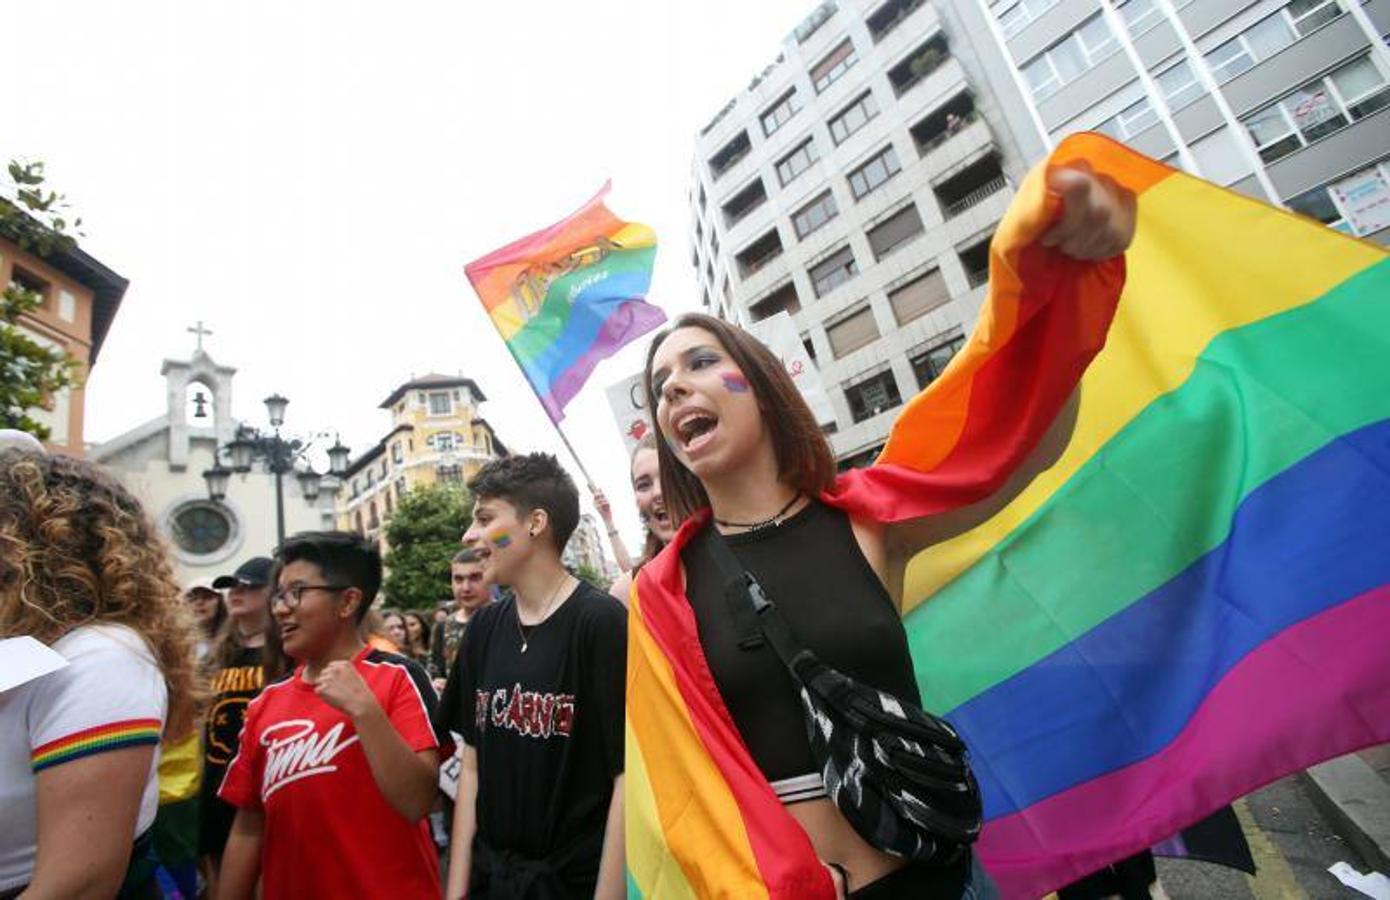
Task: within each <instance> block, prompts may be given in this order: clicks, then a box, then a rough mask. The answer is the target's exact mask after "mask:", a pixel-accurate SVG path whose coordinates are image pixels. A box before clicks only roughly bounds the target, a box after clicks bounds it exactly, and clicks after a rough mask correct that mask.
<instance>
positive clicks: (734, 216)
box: [720, 178, 767, 228]
mask: <svg viewBox="0 0 1390 900" xmlns="http://www.w3.org/2000/svg"><path fill="white" fill-rule="evenodd" d="M766 200H767V188H765V187H763V180H762V179H761V178H755V179H753V182H752V184H750V185H748V186H747V187H745V188H744V189H743V190H741V191H739V192H738V193H737V194H734V195H733V196H732V197H730V198H729V199H728V200H727V201H725V203H724V205H723V206H721V207H720V210H721V211H722V212H723V213H724V225H725V227H728V228H732V227H733V226H734V224H735V223H737V222H738V221H739V220H740V219H742V218H743V217H744V216H746V215H748V214H749V213H750V212H752V211H753V210H755V209H757V208H758V207H759V206H762V205H763V203H764V202H765V201H766Z"/></svg>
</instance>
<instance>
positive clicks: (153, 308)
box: [0, 0, 814, 545]
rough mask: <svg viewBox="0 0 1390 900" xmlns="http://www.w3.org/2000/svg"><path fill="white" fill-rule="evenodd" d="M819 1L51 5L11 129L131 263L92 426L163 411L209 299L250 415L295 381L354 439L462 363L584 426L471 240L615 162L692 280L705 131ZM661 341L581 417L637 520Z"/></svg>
mask: <svg viewBox="0 0 1390 900" xmlns="http://www.w3.org/2000/svg"><path fill="white" fill-rule="evenodd" d="M813 5H814V3H813V2H812V0H754V2H749V0H741V2H740V0H682V2H680V3H676V2H666V0H649V2H594V0H589V2H584V3H576V2H572V0H571V2H563V0H555V2H524V3H523V2H518V3H511V2H502V3H462V2H459V3H451V4H445V3H442V2H435V3H406V2H394V3H391V4H389V5H388V4H384V3H382V4H366V3H351V2H336V3H313V2H293V3H285V2H283V0H277V2H245V0H243V2H237V3H227V2H217V3H213V2H202V0H197V2H195V0H177V2H173V0H171V2H163V3H159V2H141V3H109V2H89V3H75V2H62V0H45V2H43V3H30V4H25V5H24V12H23V17H22V19H20V18H16V16H15V15H13V14H12V15H11V16H10V17H9V24H8V26H7V27H8V29H9V33H8V35H7V37H6V40H5V44H6V50H5V57H6V58H5V68H6V74H7V78H8V81H9V90H7V91H6V101H5V104H4V113H5V114H4V119H5V126H4V129H3V132H0V152H3V155H4V156H5V158H7V159H8V158H13V157H19V158H23V159H42V160H44V161H46V162H47V164H48V174H49V177H50V180H51V185H52V186H53V187H54V188H56V189H58V190H60V191H61V192H63V193H66V194H67V195H68V197H69V199H70V201H71V203H72V205H73V208H74V211H75V212H76V213H77V214H78V215H81V216H82V217H83V219H84V226H83V230H84V231H85V233H86V238H85V239H84V240H83V247H84V248H85V249H86V250H88V251H89V252H91V253H92V254H93V255H94V256H96V257H97V258H98V259H100V260H101V261H102V262H104V263H106V264H107V265H108V266H110V267H111V268H112V269H114V270H115V271H117V272H119V273H120V274H121V275H123V276H125V277H126V278H129V279H130V282H131V285H130V290H129V291H128V292H127V293H126V295H125V300H124V302H123V304H122V306H121V310H120V313H119V315H118V316H117V318H116V321H115V325H114V327H113V328H112V329H111V332H110V335H109V336H108V337H107V340H106V343H105V346H104V347H103V348H102V351H101V357H100V359H99V361H98V364H97V367H96V369H95V371H94V372H93V374H92V377H91V380H90V382H89V385H88V394H87V439H88V440H89V441H101V440H106V439H109V438H111V437H115V436H116V435H118V434H120V433H122V432H124V431H126V430H127V429H130V428H133V427H135V426H136V425H139V424H140V423H142V422H144V421H146V420H148V419H150V418H152V417H155V416H157V415H160V414H161V413H162V412H163V407H164V395H163V381H162V379H161V377H160V375H159V367H160V362H161V360H163V359H164V358H166V357H175V358H186V357H187V356H188V355H189V353H190V352H191V351H192V349H193V336H192V335H190V334H188V333H186V332H185V330H184V329H185V328H187V327H188V326H190V325H192V324H193V323H194V322H195V321H196V320H199V319H201V320H203V321H204V322H206V323H207V324H208V327H210V328H211V329H212V330H213V332H214V334H213V335H212V336H211V337H210V338H208V339H207V344H206V346H207V349H208V350H209V352H210V353H211V354H212V356H213V358H214V359H216V360H217V361H218V362H219V363H223V364H227V365H232V366H235V367H237V368H238V369H239V373H238V376H237V378H236V381H235V388H234V392H235V397H234V413H235V415H237V416H238V417H239V418H242V419H244V420H249V421H250V422H252V423H253V424H261V423H263V422H264V407H263V406H262V405H261V403H260V400H261V398H263V397H265V396H266V395H268V394H270V393H272V392H273V391H279V392H280V393H282V394H284V395H286V396H287V397H289V398H290V401H291V403H290V407H289V413H288V426H289V427H290V428H291V429H301V430H305V431H307V430H310V429H323V428H336V429H338V430H340V431H341V432H342V435H343V440H344V441H345V442H347V443H349V444H350V445H351V446H352V449H353V451H354V455H355V454H356V453H357V452H360V451H362V450H363V449H365V448H366V447H368V446H370V445H371V444H372V443H374V442H375V441H376V440H377V439H378V438H380V437H381V435H382V434H383V433H384V432H385V430H386V426H387V422H388V418H387V413H386V412H385V411H383V410H378V409H377V408H376V406H377V404H378V403H380V402H381V401H382V400H383V399H385V397H386V396H387V394H388V393H389V392H390V391H391V389H392V388H394V387H395V386H396V385H397V384H399V383H401V382H402V381H405V380H406V379H408V378H410V377H411V376H412V375H421V374H424V373H426V372H429V371H440V372H445V373H451V374H452V373H456V372H462V373H463V374H465V375H467V376H468V377H471V378H473V379H475V380H476V381H477V382H478V383H479V385H480V386H481V387H482V389H483V391H484V392H485V393H486V394H487V396H488V398H489V402H488V403H486V404H484V406H483V413H484V415H485V416H486V418H487V419H488V420H489V421H491V422H492V423H493V425H494V427H495V428H496V429H497V431H498V433H499V434H500V435H501V437H502V438H503V440H504V441H506V442H507V444H508V445H509V446H511V447H513V448H517V449H536V448H539V449H548V450H553V451H556V452H559V450H560V447H559V444H558V442H557V441H556V440H555V438H554V436H553V433H552V432H551V429H550V426H549V420H548V419H547V418H546V417H545V415H544V413H542V411H541V409H540V406H539V404H538V403H537V402H536V401H535V399H534V396H533V395H532V394H531V393H530V390H529V388H528V387H527V385H526V382H525V381H524V380H523V378H522V376H521V373H520V371H519V370H518V369H517V367H516V365H515V364H514V363H513V362H512V360H511V358H510V357H509V356H508V355H507V353H506V350H505V347H504V345H503V344H502V342H501V339H500V338H499V337H498V335H497V333H496V332H495V331H494V330H493V328H492V327H491V325H490V323H489V322H488V320H487V319H486V317H485V316H484V315H483V313H482V310H481V308H480V305H479V303H478V300H477V298H476V296H475V295H474V294H473V292H472V290H471V288H470V287H469V286H468V284H467V282H466V280H465V278H464V275H463V266H464V264H465V263H466V262H469V261H470V260H472V259H475V258H477V257H478V256H481V255H482V254H484V253H486V252H487V251H489V250H492V249H494V248H496V247H498V246H500V245H501V244H503V243H505V242H507V241H510V240H512V239H514V238H517V237H520V236H521V235H523V234H525V233H528V232H530V231H532V230H535V229H536V228H539V227H541V226H543V225H547V224H549V223H551V222H553V221H555V220H556V219H559V218H560V217H562V216H563V215H565V214H567V213H569V212H570V211H572V210H573V209H574V208H576V207H577V206H578V205H579V204H581V203H582V202H583V201H584V200H586V199H587V198H588V197H589V196H591V195H592V194H593V193H594V192H595V191H596V190H597V189H598V187H599V186H600V185H601V184H602V183H603V181H604V180H605V179H607V178H612V179H613V193H612V194H611V195H610V197H609V206H610V207H611V208H612V209H613V211H614V212H615V213H616V214H617V215H618V216H619V217H622V218H625V219H629V220H633V221H641V222H646V223H647V224H649V225H651V226H653V227H654V228H655V229H656V230H657V233H658V236H659V238H660V240H661V242H662V249H661V250H660V251H659V252H658V255H657V264H656V275H655V280H654V282H653V288H652V295H651V297H652V299H653V300H654V301H655V302H657V303H659V304H660V305H662V306H663V307H664V308H665V309H666V310H667V311H668V313H675V312H678V311H681V310H684V309H688V308H694V307H695V306H696V305H697V304H698V300H697V298H696V294H695V288H694V278H693V274H694V273H693V272H692V270H691V268H690V262H689V241H688V239H687V237H686V234H687V229H688V213H687V206H686V190H687V187H688V185H689V172H690V164H691V155H692V148H693V140H694V134H695V132H696V131H697V130H698V129H699V128H700V127H702V126H703V125H704V124H705V123H706V122H707V121H709V119H710V118H711V117H712V116H713V115H714V113H716V112H717V111H718V110H719V109H720V108H721V107H722V106H723V105H724V103H725V102H727V101H728V100H729V98H731V97H732V96H733V95H734V94H735V93H736V92H737V91H738V90H739V89H740V88H741V87H742V86H744V85H746V84H747V83H748V81H749V80H750V79H751V78H752V76H753V75H754V74H756V73H757V72H759V71H761V70H762V68H763V67H764V66H765V65H767V64H768V63H769V62H771V61H772V59H773V58H774V57H775V56H776V55H777V52H778V45H779V43H780V41H781V39H782V37H783V36H785V35H786V34H787V33H789V32H790V31H791V29H792V28H793V27H794V26H795V24H796V23H797V22H798V21H799V20H800V19H801V18H802V17H803V16H804V15H805V13H806V12H807V11H809V9H810V8H811V7H812V6H813ZM11 12H12V13H13V10H12V11H11ZM641 347H642V345H641V343H640V342H639V344H636V345H633V346H631V347H629V348H627V350H626V351H625V352H624V353H623V354H621V355H619V356H618V357H616V358H615V359H613V360H610V361H609V362H607V363H605V364H603V365H602V366H600V367H599V369H598V370H597V372H596V373H595V375H594V376H593V378H591V380H590V381H589V384H588V386H587V387H586V388H585V390H584V392H583V393H582V394H581V395H580V396H579V397H578V398H576V399H575V400H574V401H573V402H572V403H571V405H570V407H569V412H568V419H567V426H566V430H567V432H568V433H569V435H570V438H571V440H572V441H573V442H574V444H575V446H576V448H577V449H578V450H579V452H580V454H581V455H582V456H583V458H584V460H585V463H586V465H587V466H588V467H589V470H590V471H591V472H592V474H593V475H594V476H595V478H596V480H597V481H599V482H600V483H601V486H602V487H605V488H606V489H608V491H609V493H610V495H613V496H614V500H615V502H614V506H615V509H617V511H618V512H619V513H620V514H621V518H620V524H621V526H622V529H623V532H624V534H625V535H626V536H627V537H628V538H629V544H630V545H631V544H635V542H636V538H637V536H638V534H639V530H638V525H637V519H636V514H635V512H634V511H633V510H632V508H631V492H630V490H629V488H628V486H627V483H626V482H627V475H626V462H625V454H624V451H623V447H622V443H621V440H620V438H619V436H618V434H617V431H616V428H615V426H614V425H613V422H612V417H611V415H610V414H609V411H608V406H607V403H606V400H605V399H604V395H603V388H604V387H605V386H606V385H607V384H609V383H611V382H614V381H617V380H619V379H620V378H621V377H623V376H624V375H627V374H629V373H630V372H632V371H635V370H636V369H637V367H638V366H640V364H641V359H640V357H641ZM572 471H573V469H572ZM575 475H576V478H577V477H578V473H577V471H576V472H575Z"/></svg>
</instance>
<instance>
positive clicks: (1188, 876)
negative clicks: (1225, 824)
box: [1158, 776, 1367, 900]
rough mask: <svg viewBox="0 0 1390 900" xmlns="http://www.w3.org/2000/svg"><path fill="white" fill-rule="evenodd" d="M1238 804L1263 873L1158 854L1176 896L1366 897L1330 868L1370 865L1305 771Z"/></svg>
mask: <svg viewBox="0 0 1390 900" xmlns="http://www.w3.org/2000/svg"><path fill="white" fill-rule="evenodd" d="M1235 809H1236V814H1237V816H1239V818H1240V820H1241V824H1242V825H1243V826H1244V829H1245V835H1246V838H1247V840H1249V842H1250V849H1251V851H1252V853H1253V854H1254V857H1255V864H1256V865H1257V866H1258V867H1259V873H1258V874H1257V875H1256V876H1254V877H1253V878H1252V877H1250V876H1248V875H1246V874H1245V873H1243V872H1237V871H1235V870H1233V869H1226V868H1223V867H1221V866H1213V865H1209V864H1206V863H1197V862H1187V861H1179V860H1164V859H1160V860H1159V861H1158V872H1159V879H1160V881H1161V882H1162V884H1163V887H1164V889H1165V890H1166V891H1167V892H1168V896H1169V897H1170V898H1172V900H1218V898H1219V900H1248V898H1253V900H1303V898H1309V900H1344V898H1348V900H1350V898H1357V897H1362V896H1363V895H1361V894H1358V893H1357V892H1355V891H1352V890H1350V889H1349V888H1346V887H1344V886H1343V885H1342V884H1341V882H1339V881H1337V880H1336V879H1335V878H1333V877H1332V876H1331V875H1330V874H1328V871H1327V868H1328V867H1329V866H1331V865H1332V864H1333V863H1335V862H1338V861H1339V860H1345V861H1347V862H1349V863H1351V865H1352V866H1353V867H1355V868H1357V869H1358V870H1360V871H1363V872H1364V871H1366V869H1367V867H1366V865H1365V864H1364V863H1363V861H1362V860H1361V858H1360V857H1358V856H1357V854H1356V851H1355V850H1353V849H1352V848H1351V847H1349V846H1348V845H1347V844H1346V842H1345V841H1343V839H1342V838H1341V837H1339V836H1338V835H1337V833H1336V832H1335V830H1334V828H1333V826H1332V825H1331V823H1330V822H1329V821H1328V820H1327V818H1326V817H1325V816H1323V815H1322V813H1321V812H1320V810H1319V809H1318V808H1317V807H1316V806H1315V805H1314V802H1313V798H1312V795H1311V789H1310V787H1309V785H1308V783H1307V782H1306V781H1305V780H1304V778H1303V777H1302V776H1294V777H1291V778H1286V779H1284V780H1283V781H1279V782H1276V783H1274V784H1272V785H1270V786H1269V787H1267V788H1265V789H1264V790H1262V791H1259V792H1258V793H1255V794H1252V795H1250V796H1249V797H1246V798H1245V799H1243V800H1241V801H1240V802H1239V803H1237V804H1236V807H1235Z"/></svg>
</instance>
